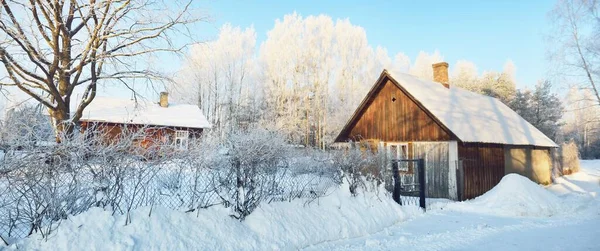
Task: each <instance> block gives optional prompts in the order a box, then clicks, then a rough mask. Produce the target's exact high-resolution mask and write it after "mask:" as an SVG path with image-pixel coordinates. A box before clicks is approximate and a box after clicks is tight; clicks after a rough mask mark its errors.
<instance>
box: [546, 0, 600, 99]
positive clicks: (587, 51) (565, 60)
mask: <svg viewBox="0 0 600 251" xmlns="http://www.w3.org/2000/svg"><path fill="white" fill-rule="evenodd" d="M599 10H600V2H599V1H596V0H559V1H557V3H556V5H555V6H554V9H553V10H552V11H551V12H550V18H551V20H552V21H553V25H554V26H553V29H552V34H551V35H550V39H551V41H552V43H551V48H550V50H549V53H550V57H551V59H552V60H553V62H555V63H556V64H557V66H559V67H558V72H557V73H558V74H559V75H560V76H562V77H564V78H565V82H569V83H571V84H576V85H577V86H578V87H579V88H581V89H589V90H590V91H591V93H592V95H593V97H594V98H595V101H596V102H595V103H596V104H597V105H600V86H599V84H600V83H599V82H598V81H600V80H599V78H600V43H598V41H599V40H600V16H599V12H598V11H599Z"/></svg>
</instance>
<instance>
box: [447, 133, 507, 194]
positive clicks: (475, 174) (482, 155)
mask: <svg viewBox="0 0 600 251" xmlns="http://www.w3.org/2000/svg"><path fill="white" fill-rule="evenodd" d="M458 159H459V161H461V162H462V168H463V173H464V178H463V180H464V183H463V191H462V198H461V199H462V200H466V199H472V198H475V197H477V196H479V195H482V194H484V193H485V192H487V191H489V190H490V189H492V188H493V187H494V186H495V185H497V184H498V182H500V180H501V179H502V177H504V147H503V146H502V145H498V144H476V143H467V144H462V143H459V144H458Z"/></svg>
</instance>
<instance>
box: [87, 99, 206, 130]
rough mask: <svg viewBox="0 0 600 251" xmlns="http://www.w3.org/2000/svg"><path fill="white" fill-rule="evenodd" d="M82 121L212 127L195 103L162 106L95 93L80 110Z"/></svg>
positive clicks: (155, 103) (156, 103)
mask: <svg viewBox="0 0 600 251" xmlns="http://www.w3.org/2000/svg"><path fill="white" fill-rule="evenodd" d="M80 120H81V121H94V122H107V123H118V124H137V125H153V126H168V127H186V128H211V124H210V123H209V122H208V120H207V119H206V117H205V116H204V114H203V113H202V110H200V108H199V107H198V106H195V105H187V104H173V103H169V106H168V107H161V106H160V105H159V104H158V102H150V101H146V100H138V101H137V102H136V101H135V100H130V99H120V98H109V97H96V98H94V100H93V101H92V103H90V105H89V106H87V107H86V108H85V110H84V111H83V116H82V117H81V119H80Z"/></svg>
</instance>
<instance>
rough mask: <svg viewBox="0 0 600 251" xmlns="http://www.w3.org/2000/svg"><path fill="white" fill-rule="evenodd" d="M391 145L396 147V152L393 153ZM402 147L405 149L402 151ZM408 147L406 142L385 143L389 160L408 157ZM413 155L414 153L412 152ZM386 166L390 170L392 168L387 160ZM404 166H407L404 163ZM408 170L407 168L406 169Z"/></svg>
mask: <svg viewBox="0 0 600 251" xmlns="http://www.w3.org/2000/svg"><path fill="white" fill-rule="evenodd" d="M393 147H395V148H396V153H395V154H394V153H393V151H392V149H393ZM403 149H404V150H405V151H403ZM409 149H410V148H408V143H387V152H388V156H389V160H392V159H409V157H410V152H409ZM413 156H414V154H413ZM388 163H389V164H388V168H389V169H390V170H391V169H392V165H391V162H390V161H388ZM406 167H407V168H408V165H406ZM406 171H408V170H406Z"/></svg>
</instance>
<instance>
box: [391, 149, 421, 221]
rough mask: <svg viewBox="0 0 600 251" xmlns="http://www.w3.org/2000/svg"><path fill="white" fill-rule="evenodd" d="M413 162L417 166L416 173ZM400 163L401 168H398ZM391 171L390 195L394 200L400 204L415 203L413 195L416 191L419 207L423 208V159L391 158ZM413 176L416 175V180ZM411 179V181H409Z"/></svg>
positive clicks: (414, 195)
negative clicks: (391, 189) (391, 190)
mask: <svg viewBox="0 0 600 251" xmlns="http://www.w3.org/2000/svg"><path fill="white" fill-rule="evenodd" d="M415 164H416V166H417V172H416V173H415V171H414V170H413V169H414V165H415ZM400 165H402V169H401V168H400ZM392 173H393V178H394V190H393V193H392V197H393V199H394V201H396V202H397V203H398V204H400V205H408V204H416V198H415V197H416V195H417V193H418V196H419V200H418V202H419V207H421V208H423V210H425V209H426V208H425V160H424V159H395V160H392ZM414 176H417V177H416V178H417V179H416V180H415V177H414ZM417 180H418V181H417ZM407 181H408V182H407ZM411 181H412V183H410V182H411ZM415 181H417V182H418V183H414V182H415ZM416 187H418V190H416ZM411 202H412V203H411Z"/></svg>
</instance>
